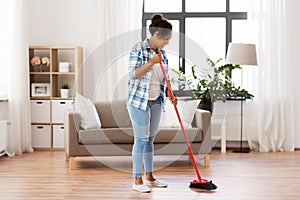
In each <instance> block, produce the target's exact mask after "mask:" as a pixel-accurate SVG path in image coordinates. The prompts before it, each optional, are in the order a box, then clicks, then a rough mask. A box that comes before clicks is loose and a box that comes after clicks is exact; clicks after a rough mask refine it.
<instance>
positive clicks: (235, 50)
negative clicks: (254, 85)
mask: <svg viewBox="0 0 300 200" xmlns="http://www.w3.org/2000/svg"><path fill="white" fill-rule="evenodd" d="M226 63H227V64H234V65H257V58H256V48H255V45H254V44H241V43H229V46H228V50H227V55H226ZM241 83H243V72H241ZM241 85H242V84H241ZM236 100H240V101H241V140H240V149H238V150H234V151H233V152H235V153H249V152H250V150H249V149H243V101H245V100H246V99H243V98H237V99H236Z"/></svg>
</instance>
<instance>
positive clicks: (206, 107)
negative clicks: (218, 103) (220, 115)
mask: <svg viewBox="0 0 300 200" xmlns="http://www.w3.org/2000/svg"><path fill="white" fill-rule="evenodd" d="M198 108H199V109H202V110H207V111H209V112H210V113H212V112H213V109H214V104H212V103H205V104H202V103H199V106H198Z"/></svg>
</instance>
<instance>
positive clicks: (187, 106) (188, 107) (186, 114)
mask: <svg viewBox="0 0 300 200" xmlns="http://www.w3.org/2000/svg"><path fill="white" fill-rule="evenodd" d="M198 104H199V100H188V101H184V100H179V101H178V103H177V109H178V112H179V114H180V118H181V121H182V125H183V126H184V127H185V128H192V121H193V119H194V116H195V112H196V110H197V107H198ZM159 127H165V128H180V124H179V122H178V118H177V115H176V112H175V110H174V106H173V104H172V103H171V102H170V100H169V99H167V101H166V107H165V112H162V115H161V120H160V124H159Z"/></svg>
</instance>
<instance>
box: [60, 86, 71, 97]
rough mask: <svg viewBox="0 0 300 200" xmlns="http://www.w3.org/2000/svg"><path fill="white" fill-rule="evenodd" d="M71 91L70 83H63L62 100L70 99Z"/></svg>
mask: <svg viewBox="0 0 300 200" xmlns="http://www.w3.org/2000/svg"><path fill="white" fill-rule="evenodd" d="M69 89H70V86H69V84H68V83H63V84H62V85H61V89H60V96H61V98H68V97H69Z"/></svg>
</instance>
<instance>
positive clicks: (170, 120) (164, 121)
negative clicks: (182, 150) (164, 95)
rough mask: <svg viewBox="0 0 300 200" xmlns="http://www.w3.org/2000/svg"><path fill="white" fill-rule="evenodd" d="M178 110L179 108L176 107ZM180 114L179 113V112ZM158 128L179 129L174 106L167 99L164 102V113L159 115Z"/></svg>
mask: <svg viewBox="0 0 300 200" xmlns="http://www.w3.org/2000/svg"><path fill="white" fill-rule="evenodd" d="M177 108H178V110H179V107H178V105H177ZM179 112H180V111H179ZM159 127H165V128H174V127H180V125H179V122H178V119H177V115H176V112H175V110H174V106H173V104H172V103H171V101H170V100H169V99H167V101H166V105H165V112H162V113H161V117H160V122H159Z"/></svg>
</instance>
